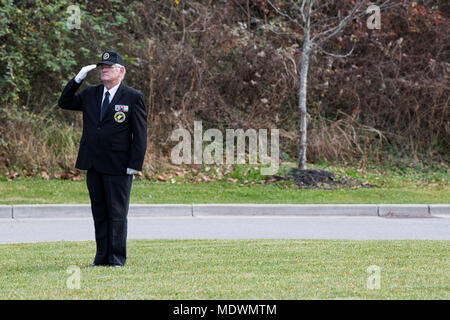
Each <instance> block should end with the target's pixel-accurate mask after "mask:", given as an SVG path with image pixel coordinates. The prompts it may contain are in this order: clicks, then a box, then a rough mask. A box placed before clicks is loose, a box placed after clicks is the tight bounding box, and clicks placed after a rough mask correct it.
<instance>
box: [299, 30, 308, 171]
mask: <svg viewBox="0 0 450 320" xmlns="http://www.w3.org/2000/svg"><path fill="white" fill-rule="evenodd" d="M310 52H311V48H310V43H309V35H305V41H304V42H303V52H302V66H301V70H300V92H299V102H298V107H299V109H300V146H299V149H298V167H299V168H300V169H303V170H304V169H306V147H307V139H306V137H307V125H306V92H307V84H308V81H307V80H308V67H309V54H310Z"/></svg>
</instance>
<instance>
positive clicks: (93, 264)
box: [84, 263, 99, 268]
mask: <svg viewBox="0 0 450 320" xmlns="http://www.w3.org/2000/svg"><path fill="white" fill-rule="evenodd" d="M98 266H99V265H98V264H95V263H92V264H88V265H86V266H84V267H85V268H92V267H98Z"/></svg>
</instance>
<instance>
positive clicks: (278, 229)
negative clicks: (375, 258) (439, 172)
mask: <svg viewBox="0 0 450 320" xmlns="http://www.w3.org/2000/svg"><path fill="white" fill-rule="evenodd" d="M250 238H253V239H255V238H256V239H258V238H269V239H270V238H272V239H351V240H400V239H424V240H450V216H448V215H447V216H444V215H443V216H431V217H421V218H411V217H396V218H395V217H389V218H387V217H349V216H333V217H330V216H325V217H324V216H322V217H310V216H308V217H139V218H138V217H133V218H131V217H130V218H129V219H128V239H250ZM82 240H94V226H93V221H92V219H91V218H66V219H45V218H39V219H0V243H28V242H43V241H82Z"/></svg>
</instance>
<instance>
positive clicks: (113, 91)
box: [102, 82, 122, 104]
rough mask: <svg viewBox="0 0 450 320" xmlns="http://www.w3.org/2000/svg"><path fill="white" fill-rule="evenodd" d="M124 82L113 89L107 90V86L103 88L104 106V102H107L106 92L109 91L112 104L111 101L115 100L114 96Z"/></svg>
mask: <svg viewBox="0 0 450 320" xmlns="http://www.w3.org/2000/svg"><path fill="white" fill-rule="evenodd" d="M121 83H122V82H119V83H118V84H117V85H115V86H114V87H112V88H111V89H109V90H108V89H106V87H105V86H103V96H102V104H103V100H105V93H106V91H109V102H110V103H111V101H112V100H113V99H114V95H115V94H116V92H117V89H119V86H120V84H121Z"/></svg>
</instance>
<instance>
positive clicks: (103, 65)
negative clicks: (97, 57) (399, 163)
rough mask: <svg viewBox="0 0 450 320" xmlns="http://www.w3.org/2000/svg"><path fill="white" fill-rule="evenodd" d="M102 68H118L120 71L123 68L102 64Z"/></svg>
mask: <svg viewBox="0 0 450 320" xmlns="http://www.w3.org/2000/svg"><path fill="white" fill-rule="evenodd" d="M100 68H101V69H112V68H118V69H120V68H121V67H119V66H110V65H108V64H102V65H101V66H100Z"/></svg>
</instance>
